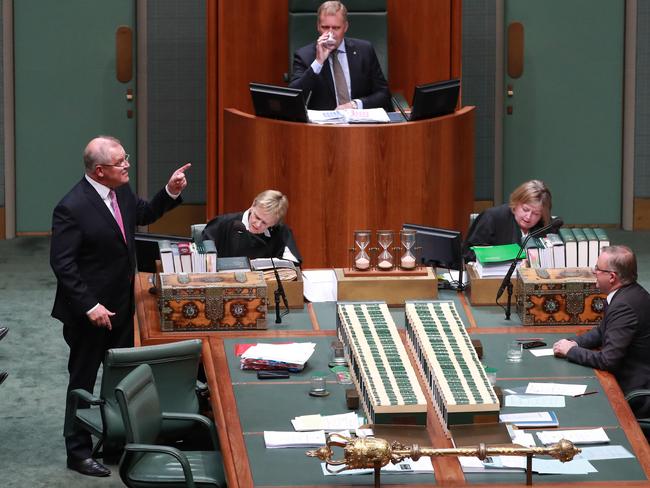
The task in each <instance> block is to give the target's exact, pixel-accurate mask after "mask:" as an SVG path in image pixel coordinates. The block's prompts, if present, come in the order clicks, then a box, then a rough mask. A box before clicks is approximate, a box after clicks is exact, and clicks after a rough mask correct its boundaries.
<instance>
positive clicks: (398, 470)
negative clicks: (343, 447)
mask: <svg viewBox="0 0 650 488" xmlns="http://www.w3.org/2000/svg"><path fill="white" fill-rule="evenodd" d="M321 468H322V470H323V474H324V475H325V476H335V475H336V476H339V475H350V474H372V473H374V472H375V471H374V470H373V469H346V470H342V471H339V472H335V473H331V472H329V471H328V470H327V468H326V466H325V463H321ZM340 468H341V467H340V466H330V469H332V470H333V471H336V470H337V469H340ZM423 473H433V464H431V458H429V457H421V458H420V459H418V460H417V461H413V460H412V459H411V458H405V459H404V460H403V461H401V462H399V463H397V464H393V463H388V464H387V465H386V466H384V467H383V468H381V474H423Z"/></svg>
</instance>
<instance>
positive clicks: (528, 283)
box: [515, 268, 607, 325]
mask: <svg viewBox="0 0 650 488" xmlns="http://www.w3.org/2000/svg"><path fill="white" fill-rule="evenodd" d="M515 293H516V298H517V313H518V314H519V317H520V318H521V321H522V324H523V325H579V324H583V325H598V324H599V323H600V321H601V319H602V318H603V314H604V311H605V304H606V303H607V301H606V296H605V295H604V294H602V293H600V290H599V289H598V287H597V285H596V277H595V276H594V274H593V272H592V271H591V269H590V268H520V269H519V270H518V272H517V281H516V283H515Z"/></svg>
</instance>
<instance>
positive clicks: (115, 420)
mask: <svg viewBox="0 0 650 488" xmlns="http://www.w3.org/2000/svg"><path fill="white" fill-rule="evenodd" d="M201 344H202V343H201V340H200V339H192V340H188V341H180V342H172V343H169V344H161V345H156V346H143V347H129V348H121V349H109V350H108V351H107V352H106V358H105V360H104V371H103V374H102V384H101V391H100V395H101V397H102V398H103V399H104V400H105V402H106V403H105V405H104V407H103V409H102V421H103V423H104V432H105V435H106V438H105V439H104V443H105V445H109V446H111V445H115V446H121V445H123V444H124V439H125V430H124V424H123V422H122V415H121V413H120V409H119V406H118V404H117V399H116V398H115V387H116V386H117V384H118V383H119V382H120V381H122V379H123V378H124V377H126V376H127V375H128V374H129V373H130V372H131V371H133V370H134V369H135V368H136V367H138V366H139V365H141V364H149V365H150V367H151V369H152V371H153V375H154V377H155V378H156V380H157V383H158V385H159V386H158V392H159V393H158V394H159V396H160V402H161V404H162V408H163V410H164V411H168V412H185V413H198V412H199V402H198V398H197V397H196V376H197V373H198V368H199V361H200V358H201ZM186 427H187V424H182V423H173V422H170V423H165V433H166V434H169V435H170V436H175V435H178V434H179V433H181V432H182V431H183V430H185V429H186Z"/></svg>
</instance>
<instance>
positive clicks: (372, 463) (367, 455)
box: [306, 433, 580, 488]
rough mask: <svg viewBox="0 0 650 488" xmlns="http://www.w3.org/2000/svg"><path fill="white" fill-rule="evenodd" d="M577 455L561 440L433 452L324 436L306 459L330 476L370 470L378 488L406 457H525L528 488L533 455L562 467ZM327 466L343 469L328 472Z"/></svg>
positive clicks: (371, 439) (379, 441)
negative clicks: (336, 454) (387, 469)
mask: <svg viewBox="0 0 650 488" xmlns="http://www.w3.org/2000/svg"><path fill="white" fill-rule="evenodd" d="M336 438H338V439H336ZM332 447H341V448H343V459H338V460H335V459H332V455H333V452H332ZM578 453H580V449H578V448H577V447H575V446H574V445H573V443H572V442H571V441H568V440H566V439H561V440H560V442H558V443H557V444H553V445H551V446H549V447H521V446H519V447H489V446H486V445H485V444H484V443H480V444H479V445H478V447H461V448H446V449H434V448H432V447H422V448H421V447H420V446H418V445H417V444H413V445H412V446H404V445H403V444H401V443H399V442H397V441H394V442H393V443H392V444H389V443H388V441H386V440H384V439H379V438H376V437H365V438H356V439H352V438H350V437H345V436H342V435H340V434H336V433H334V434H330V435H328V436H327V443H326V444H325V445H324V446H323V447H319V448H318V449H315V450H312V451H307V452H306V454H307V456H309V457H316V458H318V459H320V460H322V461H325V468H326V469H327V471H329V472H330V473H339V472H341V471H345V470H346V469H368V468H370V469H374V470H375V488H379V485H380V483H379V481H380V478H379V476H380V470H381V468H382V467H383V466H386V465H387V464H388V463H389V462H392V463H393V464H397V463H399V462H400V461H402V460H403V459H404V458H407V457H408V458H411V459H413V461H417V460H418V459H420V458H421V457H422V456H428V457H445V456H474V457H477V458H479V459H480V460H483V459H485V458H486V457H488V456H526V484H527V485H532V484H533V456H534V455H535V454H538V455H549V456H551V457H553V458H555V459H558V460H560V461H562V462H563V463H566V462H567V461H571V460H572V459H573V457H574V456H575V455H576V454H578ZM330 466H344V467H343V468H341V469H338V470H332V469H330Z"/></svg>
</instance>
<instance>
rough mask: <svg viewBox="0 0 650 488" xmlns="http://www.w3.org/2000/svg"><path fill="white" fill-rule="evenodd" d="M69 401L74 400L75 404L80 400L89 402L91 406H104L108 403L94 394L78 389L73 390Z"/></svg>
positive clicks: (69, 395)
mask: <svg viewBox="0 0 650 488" xmlns="http://www.w3.org/2000/svg"><path fill="white" fill-rule="evenodd" d="M68 399H70V400H74V401H75V402H78V401H79V400H83V401H84V402H88V403H90V404H91V405H104V404H105V403H106V402H105V401H104V399H103V398H99V397H96V396H95V395H93V394H92V393H90V392H88V391H86V390H84V389H82V388H77V389H76V390H72V391H71V392H70V393H69V394H68ZM75 405H76V403H75Z"/></svg>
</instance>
